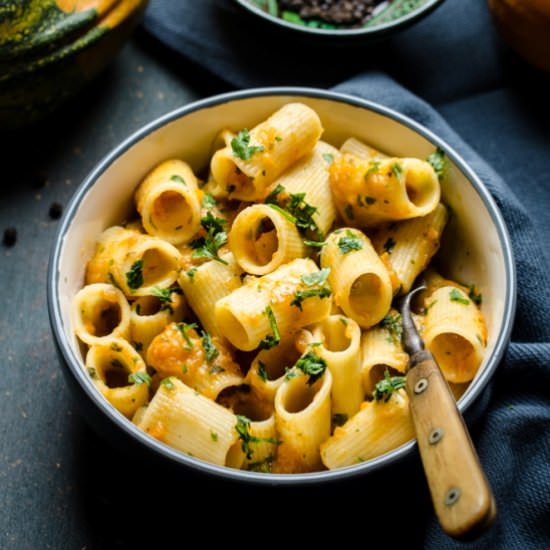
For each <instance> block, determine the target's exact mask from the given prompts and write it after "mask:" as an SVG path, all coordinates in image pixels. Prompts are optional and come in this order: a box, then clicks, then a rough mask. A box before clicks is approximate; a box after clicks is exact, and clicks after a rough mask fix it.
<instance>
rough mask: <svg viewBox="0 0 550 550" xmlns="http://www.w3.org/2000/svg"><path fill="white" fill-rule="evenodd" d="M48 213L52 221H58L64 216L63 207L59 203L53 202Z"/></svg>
mask: <svg viewBox="0 0 550 550" xmlns="http://www.w3.org/2000/svg"><path fill="white" fill-rule="evenodd" d="M48 213H49V215H50V218H51V219H52V220H58V219H59V218H60V217H61V214H63V205H61V204H60V203H58V202H52V204H50V210H49V212H48Z"/></svg>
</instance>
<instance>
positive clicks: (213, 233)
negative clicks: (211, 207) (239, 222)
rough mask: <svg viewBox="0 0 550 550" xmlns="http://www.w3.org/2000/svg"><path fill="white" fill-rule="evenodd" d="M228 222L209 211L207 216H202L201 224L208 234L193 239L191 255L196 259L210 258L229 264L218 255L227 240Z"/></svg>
mask: <svg viewBox="0 0 550 550" xmlns="http://www.w3.org/2000/svg"><path fill="white" fill-rule="evenodd" d="M226 223H227V221H226V220H224V219H223V218H217V217H215V216H214V215H213V214H212V212H210V211H208V213H207V214H206V216H204V218H201V225H202V227H203V228H204V229H205V230H206V236H205V237H199V238H198V239H195V240H193V241H191V243H190V244H191V248H193V254H192V255H191V257H192V258H194V259H197V258H208V259H210V260H216V261H218V262H220V263H222V264H226V265H227V262H226V261H225V260H223V259H222V258H220V257H219V256H218V250H219V249H220V248H221V247H222V246H223V245H224V244H225V243H226V242H227V233H226V232H225V230H224V225H225V224H226Z"/></svg>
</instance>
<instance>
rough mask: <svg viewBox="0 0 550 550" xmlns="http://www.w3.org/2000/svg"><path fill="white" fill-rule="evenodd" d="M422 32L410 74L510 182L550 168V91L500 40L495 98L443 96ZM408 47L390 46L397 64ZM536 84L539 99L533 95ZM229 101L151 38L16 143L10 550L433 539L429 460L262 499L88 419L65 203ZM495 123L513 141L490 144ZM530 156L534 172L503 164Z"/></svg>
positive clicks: (12, 163)
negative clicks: (194, 115)
mask: <svg viewBox="0 0 550 550" xmlns="http://www.w3.org/2000/svg"><path fill="white" fill-rule="evenodd" d="M454 5H455V6H457V5H458V3H455V4H454ZM442 9H443V8H442ZM449 9H450V8H449ZM484 16H485V17H486V14H485V15H484ZM485 23H486V21H485ZM421 28H422V26H421V25H419V29H420V30H419V31H418V32H422V31H421ZM414 32H415V31H413V30H411V31H407V33H408V34H406V35H405V38H404V42H402V44H403V43H405V44H406V43H407V36H408V37H410V41H409V45H410V48H409V49H407V50H404V51H402V52H401V60H402V62H404V63H405V65H406V64H407V62H409V61H410V63H411V66H413V64H414V67H415V72H414V73H413V71H412V70H411V71H409V72H407V71H406V70H404V71H395V72H396V73H397V72H399V73H400V74H401V79H400V80H401V81H402V83H404V84H405V85H407V86H410V87H411V88H412V89H413V90H414V91H417V92H418V87H419V86H420V87H422V85H419V84H418V83H419V82H424V89H425V90H428V87H427V86H426V82H427V81H429V79H430V78H431V79H432V81H433V85H432V86H430V87H429V91H427V92H426V93H425V94H423V96H424V97H426V99H428V100H429V101H430V102H432V103H433V104H435V105H436V107H437V108H438V110H439V111H440V112H441V113H442V114H443V115H444V116H445V117H446V118H447V120H449V121H450V122H451V124H452V125H453V126H454V127H455V129H456V130H458V132H459V133H460V134H461V135H462V136H463V137H464V138H465V140H466V141H467V142H468V143H469V144H470V145H471V146H472V147H474V149H476V150H477V151H478V152H480V153H481V155H482V156H484V157H485V158H486V159H487V160H488V161H489V162H490V163H491V164H492V165H493V167H494V168H496V170H497V171H498V172H499V173H501V174H502V175H503V176H504V177H505V179H507V180H508V179H515V178H521V177H522V174H523V172H522V170H523V166H524V164H528V163H529V162H530V159H531V158H532V159H535V158H536V159H538V162H540V158H541V155H542V156H544V155H545V154H546V155H548V152H549V146H550V133H549V131H548V122H549V118H550V117H549V115H548V113H549V110H548V104H547V101H548V91H549V90H550V86H549V80H548V78H546V77H541V76H540V75H538V74H536V73H535V72H534V71H532V70H530V69H527V68H526V67H525V66H524V65H523V64H522V63H521V62H520V61H519V60H518V59H517V58H516V57H515V56H514V55H513V54H511V52H509V51H508V50H507V49H506V48H505V47H503V46H502V45H501V44H500V42H499V40H498V38H497V37H496V34H494V33H493V32H491V34H490V36H489V37H487V36H486V37H485V39H486V40H487V39H488V40H489V41H490V42H491V43H494V44H497V46H496V47H495V48H494V49H492V50H491V52H496V53H494V54H492V55H494V59H490V60H489V61H488V62H487V66H488V67H490V69H489V70H488V71H483V70H481V69H480V68H479V66H478V65H476V64H475V62H474V63H473V70H474V73H475V71H478V73H477V74H473V73H472V79H471V80H472V81H475V82H476V83H478V84H479V85H478V86H476V87H472V86H470V85H469V83H468V82H464V84H463V85H461V82H460V81H459V80H457V81H456V83H455V84H456V86H454V88H455V89H456V91H457V93H455V94H454V95H453V96H452V97H451V96H449V95H448V94H446V92H445V91H444V86H440V87H438V84H441V83H442V82H443V81H445V82H446V83H447V84H448V83H449V79H450V80H453V79H454V78H456V76H455V75H456V73H455V71H452V70H451V69H450V68H449V67H445V66H444V61H442V60H439V59H437V60H435V61H436V63H440V64H441V67H440V69H441V72H440V74H441V80H439V79H433V70H432V69H433V61H434V60H431V62H430V60H422V59H421V55H420V52H419V50H417V49H415V44H417V42H415V35H414ZM435 38H437V36H436V37H435ZM471 38H472V37H471V36H468V35H467V33H466V35H465V38H464V40H465V42H464V43H463V44H462V43H460V44H455V45H456V46H458V47H464V48H465V49H464V51H463V52H462V53H461V54H460V59H464V58H467V50H466V48H467V44H468V42H467V40H469V39H471ZM457 40H458V39H457ZM398 46H399V43H395V42H394V43H390V44H389V46H388V47H389V53H388V55H390V54H391V53H392V52H391V49H392V48H394V49H395V48H397V47H398ZM417 46H418V48H419V47H420V46H419V45H418V44H417ZM394 53H395V52H394ZM457 59H458V58H457ZM403 60H404V61H403ZM423 61H425V62H424V63H423ZM453 61H454V60H453ZM405 65H402V66H401V67H403V66H405ZM495 67H498V71H496V69H495ZM390 73H391V70H390ZM415 86H416V88H417V89H415ZM533 86H536V87H538V93H536V94H530V93H529V91H530V90H531V91H532V90H533ZM541 87H542V90H541ZM228 89H230V86H229V85H227V84H224V83H223V82H222V81H221V80H217V79H215V78H214V77H211V76H209V74H208V73H207V72H205V71H204V70H203V69H200V68H198V67H197V66H194V65H191V64H190V63H188V62H186V61H183V60H182V58H181V57H179V56H177V55H175V54H173V53H171V52H169V51H168V50H166V49H165V48H163V47H162V46H160V45H159V44H158V43H157V42H155V41H154V40H153V39H151V38H149V37H148V36H147V35H145V33H144V32H143V31H139V32H138V33H137V34H136V35H135V37H134V38H133V39H132V40H131V41H130V43H129V44H128V45H127V46H126V47H125V48H124V49H123V51H122V52H121V54H120V55H119V56H118V57H117V58H116V59H115V61H114V62H113V63H112V64H111V65H110V66H109V68H108V69H107V70H106V71H105V72H104V73H103V74H102V75H101V76H100V77H99V78H98V79H97V80H96V81H95V82H94V83H92V85H91V86H89V87H88V88H87V90H85V92H84V93H82V94H81V95H79V96H78V97H77V98H76V99H75V100H73V101H72V102H70V103H69V104H67V105H66V106H65V107H64V108H62V109H61V110H60V111H59V112H58V113H57V114H56V115H54V116H53V117H51V118H50V119H48V120H46V121H44V122H43V123H42V124H40V125H38V126H35V127H33V128H31V129H28V130H26V131H25V132H23V133H21V134H19V135H14V136H10V137H9V138H7V139H6V138H2V140H1V142H0V161H1V166H2V170H1V172H0V231H3V229H4V228H6V227H8V226H13V227H15V228H16V229H17V232H18V239H17V243H16V245H15V246H14V247H12V248H6V247H3V246H0V304H1V305H0V307H1V309H0V358H1V360H2V365H1V366H0V373H1V375H0V549H10V550H11V549H17V550H19V549H27V548H28V549H35V548H53V549H58V548H59V549H64V548H67V549H83V548H86V549H95V548H100V549H103V548H142V547H144V548H148V547H150V548H161V547H183V546H186V545H187V546H189V545H190V543H189V539H188V536H189V535H190V534H193V535H195V534H198V536H199V540H202V542H203V543H204V544H209V545H210V544H213V543H217V542H219V543H222V542H223V543H224V544H232V545H237V544H238V545H240V546H242V547H250V546H255V545H264V544H267V543H276V544H281V545H284V546H292V544H291V542H290V541H291V540H292V536H291V535H290V531H291V530H293V529H298V530H299V531H300V532H301V534H302V536H303V537H307V538H308V539H309V540H310V542H311V541H313V540H314V539H316V538H319V537H322V536H323V534H324V533H325V530H326V532H328V533H329V534H331V535H339V536H341V537H342V539H341V540H342V543H343V544H346V545H351V542H350V541H351V540H353V541H355V544H356V545H361V546H368V545H369V544H371V545H372V544H375V541H376V543H379V544H384V545H386V546H388V548H393V547H394V546H395V544H398V543H402V544H406V543H407V540H411V539H412V540H414V541H420V540H422V538H423V536H422V534H423V532H424V531H425V529H426V526H427V524H428V523H430V522H432V523H433V516H432V512H431V506H430V502H429V498H428V495H427V492H426V489H425V486H424V480H423V477H422V473H421V468H420V465H419V464H418V462H417V461H416V460H413V461H412V463H410V464H406V465H404V466H401V467H400V468H398V469H397V468H396V469H392V470H390V471H389V472H388V473H387V474H386V475H385V476H383V477H382V476H381V477H379V478H378V477H377V479H376V481H374V480H372V479H370V478H369V479H359V480H357V481H355V482H354V483H353V484H347V485H338V486H331V487H328V488H323V487H321V488H317V489H307V490H304V491H300V492H296V491H286V490H284V491H282V490H278V491H273V490H270V489H269V488H264V489H262V490H249V489H247V488H245V487H233V486H228V485H226V484H225V483H221V482H216V481H212V480H206V479H203V478H201V477H197V476H196V475H191V474H185V473H183V472H173V471H170V470H167V469H166V468H165V467H162V466H161V467H159V466H157V465H156V464H154V463H151V462H141V461H140V460H139V459H138V458H137V457H133V456H127V455H124V454H121V453H119V452H118V451H115V450H114V449H112V448H111V447H110V446H108V445H107V444H106V443H105V442H104V441H103V440H101V439H100V438H99V437H98V436H97V435H96V434H95V433H93V432H92V431H91V430H90V428H88V427H87V425H86V423H85V422H84V420H83V419H82V418H81V417H80V416H79V415H78V414H77V413H76V407H75V404H74V403H73V402H72V400H71V397H70V394H69V391H68V388H67V386H66V384H65V381H64V379H63V375H62V371H61V368H60V364H59V361H58V359H57V356H56V353H55V349H54V344H53V340H52V335H51V332H50V328H49V322H48V318H47V308H46V270H47V262H48V255H49V252H50V249H51V246H52V244H53V238H54V235H55V231H56V227H57V221H55V220H52V219H50V217H49V215H48V211H49V208H50V205H51V203H52V202H59V203H61V204H62V205H65V204H66V203H67V202H68V200H69V199H70V197H71V195H72V194H73V192H74V191H75V189H76V188H77V186H78V185H79V184H80V182H81V181H82V180H83V179H84V177H85V176H86V174H87V173H88V172H89V171H90V170H91V168H92V167H93V166H94V165H95V164H96V163H97V162H98V161H99V160H100V159H101V158H102V157H103V156H104V155H105V154H107V153H108V152H109V151H110V150H111V149H112V148H113V147H114V146H116V145H117V144H118V143H119V142H120V141H121V140H122V139H124V138H126V137H127V136H128V135H129V134H131V133H132V132H133V131H134V130H136V129H138V128H140V127H141V126H142V125H143V124H145V123H148V122H150V121H151V120H152V119H154V118H155V117H157V116H158V115H161V114H164V113H166V112H168V111H170V110H172V109H174V108H176V107H180V106H182V105H184V104H186V103H188V102H190V101H193V100H195V99H197V98H199V97H204V96H207V95H211V94H214V93H218V92H221V91H226V90H228ZM510 91H511V93H510ZM543 91H544V93H542V92H543ZM525 97H529V98H530V100H529V101H524V98H525ZM488 105H491V109H487V106H488ZM499 112H501V113H502V112H506V113H507V114H508V115H509V116H507V117H501V116H499ZM480 119H483V121H484V124H486V125H487V126H491V127H492V128H493V134H492V135H498V136H499V139H487V136H486V135H485V134H483V133H480V132H479V131H478V128H479V121H480ZM527 144H528V145H529V146H526V145H527ZM515 146H517V148H518V149H519V148H521V150H522V155H523V157H522V163H518V162H514V160H513V159H510V158H509V156H506V155H502V154H501V150H502V148H504V149H506V150H511V149H513V148H514V147H515ZM528 183H529V185H531V186H533V189H534V190H537V189H540V195H539V196H541V197H544V196H545V193H547V191H546V188H547V185H548V171H546V173H540V174H539V173H536V174H532V175H531V177H530V180H529V182H528ZM526 200H527V204H526V206H527V207H528V209H529V210H530V211H533V212H537V213H539V214H540V215H539V219H540V223H541V224H543V225H544V226H545V227H550V217H549V216H548V215H546V216H544V215H543V213H544V212H545V211H546V205H547V201H541V200H538V201H537V194H536V193H534V194H533V193H531V194H530V195H529V197H528V198H526ZM529 201H531V202H529ZM545 250H546V251H547V250H548V249H547V247H546V248H545ZM476 430H477V428H476V426H473V428H472V434H473V437H474V441H475V438H476ZM403 491H406V492H407V499H405V502H406V503H407V508H406V509H403V507H402V503H403V500H402V499H401V494H402V492H403ZM411 495H412V498H411ZM508 496H509V497H510V498H513V495H508ZM411 502H412V503H413V505H412V506H411ZM501 505H502V506H506V502H501ZM352 518H354V519H355V520H356V521H352ZM415 544H418V542H416V543H415Z"/></svg>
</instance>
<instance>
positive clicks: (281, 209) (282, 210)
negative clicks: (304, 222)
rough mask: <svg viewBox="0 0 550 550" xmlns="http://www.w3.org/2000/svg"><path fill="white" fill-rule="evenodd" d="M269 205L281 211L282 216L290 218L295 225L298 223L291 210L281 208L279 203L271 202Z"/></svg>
mask: <svg viewBox="0 0 550 550" xmlns="http://www.w3.org/2000/svg"><path fill="white" fill-rule="evenodd" d="M268 206H269V207H270V208H273V210H276V211H277V212H279V214H281V216H283V218H285V219H286V220H288V221H289V222H290V223H293V224H294V225H296V222H297V220H296V218H295V217H294V216H293V215H292V214H291V213H290V212H287V211H286V210H285V209H284V208H281V207H280V206H279V205H278V204H273V203H269V205H268Z"/></svg>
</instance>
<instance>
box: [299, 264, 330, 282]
mask: <svg viewBox="0 0 550 550" xmlns="http://www.w3.org/2000/svg"><path fill="white" fill-rule="evenodd" d="M329 275H330V267H324V268H323V269H320V270H319V271H314V272H313V273H306V274H305V275H302V276H301V277H300V279H301V280H302V282H303V283H304V284H305V285H307V286H314V285H324V284H325V283H326V282H327V279H328V276H329Z"/></svg>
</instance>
